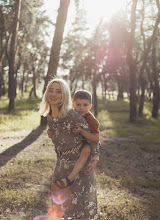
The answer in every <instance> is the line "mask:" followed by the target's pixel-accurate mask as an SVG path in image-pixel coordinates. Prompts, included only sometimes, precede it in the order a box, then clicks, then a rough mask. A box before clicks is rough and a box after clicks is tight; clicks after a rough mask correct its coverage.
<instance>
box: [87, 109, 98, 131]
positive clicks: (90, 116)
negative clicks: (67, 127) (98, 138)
mask: <svg viewBox="0 0 160 220" xmlns="http://www.w3.org/2000/svg"><path fill="white" fill-rule="evenodd" d="M84 118H85V119H86V121H87V122H88V124H89V126H90V130H91V133H93V134H99V132H100V131H99V121H98V120H97V119H96V118H95V116H94V115H93V114H92V113H91V112H90V111H89V112H88V113H87V114H86V115H85V117H84Z"/></svg>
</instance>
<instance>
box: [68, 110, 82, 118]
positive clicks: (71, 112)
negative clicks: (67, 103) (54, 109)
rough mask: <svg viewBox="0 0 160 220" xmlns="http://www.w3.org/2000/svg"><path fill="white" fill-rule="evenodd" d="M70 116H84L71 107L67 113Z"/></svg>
mask: <svg viewBox="0 0 160 220" xmlns="http://www.w3.org/2000/svg"><path fill="white" fill-rule="evenodd" d="M67 115H68V116H69V117H82V116H81V115H80V114H79V113H78V112H76V111H75V110H74V109H70V110H69V111H68V114H67Z"/></svg>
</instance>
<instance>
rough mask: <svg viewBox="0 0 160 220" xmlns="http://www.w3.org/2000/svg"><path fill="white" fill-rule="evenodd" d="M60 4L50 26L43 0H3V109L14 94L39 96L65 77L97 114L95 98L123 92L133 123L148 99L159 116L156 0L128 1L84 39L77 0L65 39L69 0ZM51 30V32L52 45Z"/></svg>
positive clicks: (0, 69) (83, 15) (0, 50)
mask: <svg viewBox="0 0 160 220" xmlns="http://www.w3.org/2000/svg"><path fill="white" fill-rule="evenodd" d="M60 3H61V4H60V6H59V9H58V11H57V19H56V22H55V23H53V22H52V21H51V20H50V18H49V17H48V16H47V14H46V13H45V11H44V10H43V4H44V2H43V1H42V0H41V1H36V0H35V1H30V0H24V1H12V0H10V1H7V0H3V1H0V12H1V13H0V27H1V28H0V42H1V43H0V97H2V96H4V95H8V98H9V105H8V111H9V112H10V111H14V108H15V107H14V102H15V98H16V95H17V93H21V94H22V95H23V94H24V93H28V96H29V97H30V98H31V97H37V92H36V91H37V89H39V88H41V90H43V88H42V87H43V85H44V84H45V85H46V84H47V82H48V81H49V79H50V78H52V77H54V76H56V75H57V76H59V77H63V78H64V79H65V80H67V81H68V82H69V85H70V89H71V93H72V94H73V93H74V92H75V90H76V89H77V88H78V87H81V88H83V89H88V88H89V89H90V90H91V91H92V93H93V100H94V113H95V115H97V113H98V99H97V96H98V95H101V96H102V97H103V98H105V97H106V96H107V94H112V93H113V92H116V94H117V99H118V100H120V99H123V98H124V94H126V95H127V97H128V98H129V100H130V117H129V120H130V122H135V121H136V119H137V117H143V108H144V102H145V100H146V99H147V100H149V101H151V102H152V117H154V118H158V109H159V101H160V88H159V77H160V75H159V22H160V3H159V1H158V0H157V1H156V0H145V1H144V0H139V1H128V2H127V3H126V7H125V8H124V10H123V11H120V12H117V14H115V15H114V16H113V17H112V19H111V20H110V21H107V22H104V21H103V19H101V20H99V23H98V25H97V26H95V28H94V29H93V30H92V31H90V36H89V35H86V34H85V33H86V32H87V30H88V28H89V27H87V24H86V12H85V10H84V9H83V8H82V7H80V1H79V0H76V1H74V7H75V11H76V13H75V17H74V19H73V23H72V25H71V26H70V29H69V31H68V34H66V35H65V36H64V39H63V32H64V29H65V23H66V19H67V13H68V8H69V5H70V4H71V3H70V1H69V0H66V1H60ZM49 27H52V29H53V32H54V37H53V42H52V46H51V48H49V46H48V45H47V41H46V39H47V38H46V36H47V35H48V34H49V33H48V28H49ZM44 81H45V83H44ZM45 85H44V86H45Z"/></svg>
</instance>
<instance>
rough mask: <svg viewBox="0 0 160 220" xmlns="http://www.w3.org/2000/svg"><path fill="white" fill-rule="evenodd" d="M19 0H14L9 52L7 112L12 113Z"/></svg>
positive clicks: (14, 93)
mask: <svg viewBox="0 0 160 220" xmlns="http://www.w3.org/2000/svg"><path fill="white" fill-rule="evenodd" d="M20 9H21V0H15V10H14V17H13V25H12V35H11V43H10V50H9V60H8V61H9V87H8V97H9V106H8V111H9V112H10V111H14V99H15V97H16V79H15V54H16V38H17V33H18V28H19V18H20Z"/></svg>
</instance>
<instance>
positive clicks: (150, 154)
mask: <svg viewBox="0 0 160 220" xmlns="http://www.w3.org/2000/svg"><path fill="white" fill-rule="evenodd" d="M157 138H158V136H157ZM144 139H145V137H143V138H142V140H143V141H144ZM158 146H159V145H158V143H157V142H155V143H154V144H153V146H152V141H151V140H150V141H149V140H148V139H147V140H146V142H144V144H142V143H138V140H136V139H133V141H132V140H129V139H128V140H125V141H123V140H122V141H120V140H113V139H110V141H109V139H108V140H107V141H105V142H103V143H102V148H101V154H100V162H99V164H98V166H97V172H98V175H99V183H100V186H101V187H102V188H104V189H110V190H108V191H107V190H106V192H107V193H108V194H109V193H110V191H112V192H114V189H116V190H117V191H115V194H114V196H113V195H112V196H113V200H114V199H115V200H114V201H115V202H117V201H118V199H119V200H121V203H117V204H120V206H119V207H118V205H117V206H116V208H115V206H114V205H113V207H112V203H110V201H109V200H107V199H106V202H105V203H104V204H103V205H102V209H103V208H104V207H107V211H106V212H109V213H110V215H111V216H110V218H108V219H126V216H127V219H159V218H158V216H159V214H160V212H159V204H160V200H159V195H160V191H159V190H160V178H159V174H160V173H159V172H158V164H159V159H160V151H159V148H158ZM146 150H147V151H146ZM104 186H105V187H104ZM117 192H118V193H117ZM123 192H125V193H124V194H123ZM109 195H110V194H109ZM118 196H119V198H118ZM106 198H107V196H106ZM135 201H137V202H135ZM136 204H137V205H136ZM122 208H123V211H124V216H121V217H120V215H121V214H122V212H121V210H122ZM115 210H116V211H115ZM125 212H126V213H125ZM114 215H116V217H115V216H114ZM132 216H137V218H134V217H133V218H132Z"/></svg>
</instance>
